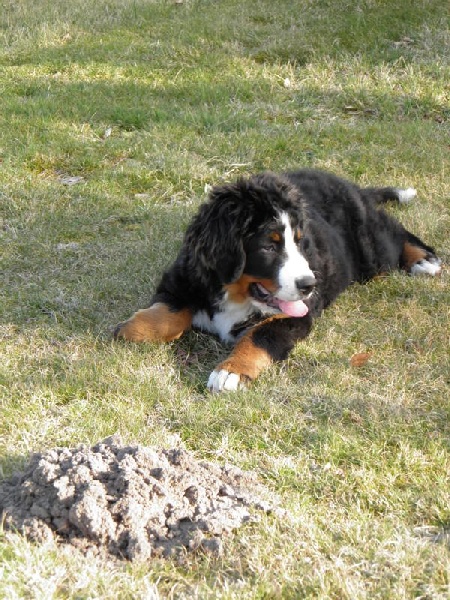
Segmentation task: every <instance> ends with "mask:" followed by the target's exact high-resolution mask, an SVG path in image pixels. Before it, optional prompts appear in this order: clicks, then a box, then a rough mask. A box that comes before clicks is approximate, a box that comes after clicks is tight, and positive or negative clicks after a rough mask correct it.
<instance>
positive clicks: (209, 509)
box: [0, 436, 272, 560]
mask: <svg viewBox="0 0 450 600" xmlns="http://www.w3.org/2000/svg"><path fill="white" fill-rule="evenodd" d="M269 496H270V493H269V491H268V490H267V489H265V488H264V487H263V486H262V485H260V484H259V483H258V482H257V479H256V477H255V475H254V474H252V473H249V472H245V471H242V470H241V469H239V468H236V467H233V466H228V465H227V466H219V465H217V464H214V463H211V462H206V461H198V460H196V459H195V458H194V457H193V455H192V454H191V453H189V452H188V451H186V450H184V449H182V448H173V449H153V448H149V447H145V446H139V445H136V446H124V445H123V444H122V442H121V440H120V438H119V437H116V436H112V437H109V438H106V439H105V440H103V441H102V442H99V443H98V444H96V445H95V446H93V447H88V446H86V445H81V446H79V447H77V448H73V449H70V448H53V449H51V450H48V451H46V452H44V453H36V454H34V455H33V456H32V457H31V460H30V462H29V463H28V464H27V466H26V467H25V468H24V470H23V471H21V472H19V473H16V474H14V475H13V476H12V477H11V478H9V479H7V480H4V481H3V482H1V483H0V512H2V513H3V519H4V524H5V528H6V529H9V530H13V531H14V530H16V531H19V532H21V533H23V534H24V535H25V536H27V537H28V538H30V539H32V540H34V541H37V542H42V541H45V540H48V539H54V540H55V541H57V542H58V543H64V544H71V545H72V546H74V547H76V548H78V549H79V550H81V551H82V552H89V553H91V552H93V553H94V554H107V555H112V556H115V557H119V558H125V559H129V560H146V559H149V558H151V557H156V556H158V557H159V556H163V557H165V556H170V555H172V554H173V553H176V552H178V551H186V550H187V551H195V550H198V549H201V550H203V551H206V552H220V551H221V548H222V537H223V536H224V535H226V534H229V533H231V532H232V531H233V530H235V529H237V528H238V527H240V526H242V525H243V524H245V523H248V522H251V521H255V520H258V511H264V512H269V511H271V510H272V506H271V504H270V503H269V502H268V498H269Z"/></svg>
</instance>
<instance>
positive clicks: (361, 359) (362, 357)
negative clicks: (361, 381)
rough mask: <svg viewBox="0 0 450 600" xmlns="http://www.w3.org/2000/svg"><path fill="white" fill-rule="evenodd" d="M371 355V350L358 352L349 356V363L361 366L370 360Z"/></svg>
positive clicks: (353, 365)
mask: <svg viewBox="0 0 450 600" xmlns="http://www.w3.org/2000/svg"><path fill="white" fill-rule="evenodd" d="M371 356H372V352H359V353H358V354H354V355H353V356H352V357H351V359H350V364H351V366H352V367H362V366H363V365H365V364H366V363H367V362H368V361H369V360H370V358H371Z"/></svg>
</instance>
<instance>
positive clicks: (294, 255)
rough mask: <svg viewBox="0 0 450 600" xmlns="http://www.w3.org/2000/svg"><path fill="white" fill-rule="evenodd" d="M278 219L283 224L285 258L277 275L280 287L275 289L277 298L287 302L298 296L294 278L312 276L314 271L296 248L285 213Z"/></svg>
mask: <svg viewBox="0 0 450 600" xmlns="http://www.w3.org/2000/svg"><path fill="white" fill-rule="evenodd" d="M280 220H281V222H282V224H283V225H284V251H285V254H286V260H285V263H284V264H283V266H282V267H281V269H280V272H279V275H278V283H279V286H280V288H279V290H278V291H277V298H279V299H280V300H286V301H288V302H289V301H292V300H297V299H298V297H299V296H298V289H297V286H296V283H295V282H296V280H297V279H301V278H302V277H314V273H313V272H312V271H311V269H310V267H309V263H308V261H307V260H306V258H305V257H304V256H303V254H302V253H301V252H300V251H299V249H298V248H297V245H296V243H295V241H294V232H293V230H292V227H291V224H290V222H289V216H288V215H287V214H286V213H282V214H281V217H280Z"/></svg>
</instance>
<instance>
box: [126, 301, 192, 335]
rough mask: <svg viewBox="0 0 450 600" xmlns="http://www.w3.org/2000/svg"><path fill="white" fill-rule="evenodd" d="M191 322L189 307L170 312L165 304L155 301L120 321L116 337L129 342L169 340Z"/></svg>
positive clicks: (186, 327)
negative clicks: (125, 319)
mask: <svg viewBox="0 0 450 600" xmlns="http://www.w3.org/2000/svg"><path fill="white" fill-rule="evenodd" d="M191 322H192V313H191V311H190V310H189V309H187V308H185V309H183V310H180V311H178V312H172V311H171V310H170V309H169V307H168V306H167V305H166V304H163V303H161V302H157V303H156V304H153V306H151V307H150V308H145V309H143V310H138V311H137V312H136V313H134V315H133V316H132V317H131V318H130V319H128V321H125V322H124V323H121V324H120V325H119V326H118V328H117V330H116V337H121V338H124V339H126V340H129V341H131V342H170V341H171V340H176V339H177V338H179V337H180V336H181V335H182V333H183V332H184V331H185V330H186V329H189V327H190V326H191Z"/></svg>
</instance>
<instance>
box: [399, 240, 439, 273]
mask: <svg viewBox="0 0 450 600" xmlns="http://www.w3.org/2000/svg"><path fill="white" fill-rule="evenodd" d="M441 265H442V261H441V259H440V258H438V257H437V256H436V254H435V252H434V250H433V248H431V247H430V246H427V245H426V244H424V243H423V242H422V240H420V239H419V238H418V237H416V236H415V235H414V234H412V233H410V232H409V231H406V240H405V242H404V243H403V249H402V254H401V258H400V267H401V268H402V269H404V270H405V271H407V272H408V273H410V274H411V275H431V276H434V275H438V274H439V273H440V272H441Z"/></svg>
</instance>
